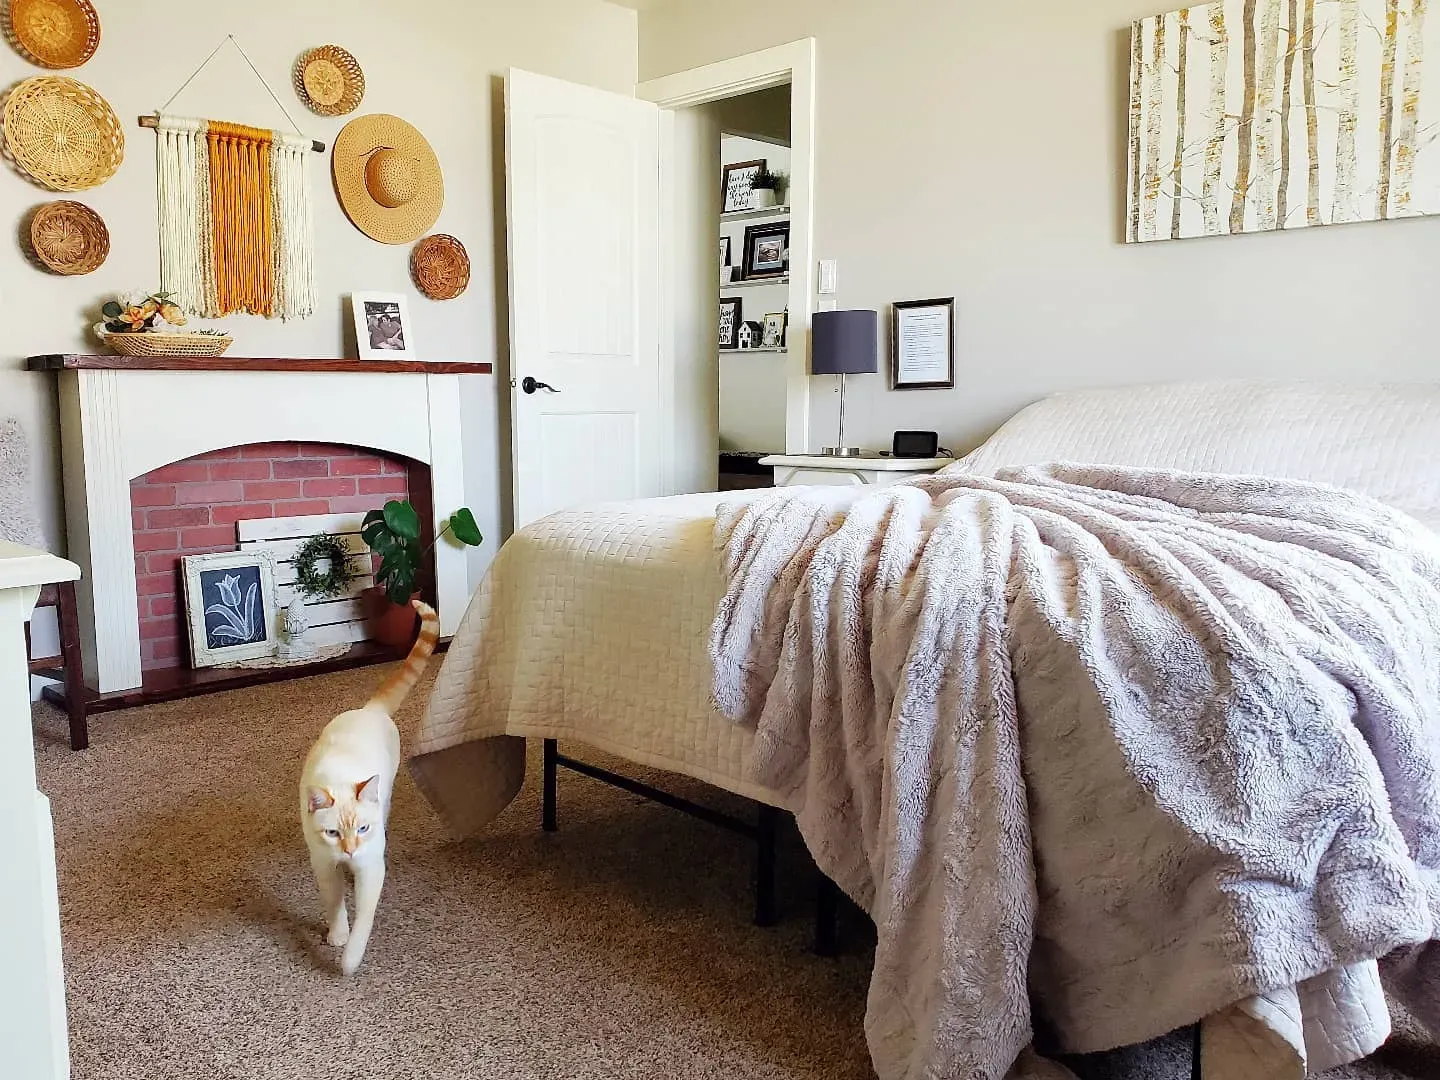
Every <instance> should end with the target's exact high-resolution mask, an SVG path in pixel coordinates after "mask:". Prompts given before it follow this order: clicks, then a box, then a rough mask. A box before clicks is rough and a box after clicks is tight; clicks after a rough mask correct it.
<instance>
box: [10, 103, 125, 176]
mask: <svg viewBox="0 0 1440 1080" xmlns="http://www.w3.org/2000/svg"><path fill="white" fill-rule="evenodd" d="M5 148H6V150H7V151H8V152H9V155H10V156H11V157H12V158H13V159H14V161H15V164H16V165H18V166H19V167H20V168H21V169H23V170H24V171H25V172H26V173H28V174H29V175H30V176H31V177H33V178H34V179H35V181H36V182H37V183H40V184H43V185H44V186H45V187H48V188H50V189H51V190H52V191H81V190H84V189H85V188H92V187H95V186H96V185H97V184H103V183H104V182H105V181H106V180H109V179H110V177H112V176H114V175H115V170H116V169H118V168H119V167H120V162H121V161H123V160H124V159H125V133H124V132H123V131H122V130H121V128H120V121H119V120H118V119H116V116H115V110H114V109H112V108H110V105H109V103H108V102H107V101H106V100H105V99H104V98H102V97H101V96H100V95H99V94H97V93H96V92H95V91H94V90H92V89H90V87H88V86H86V85H85V84H84V83H82V82H79V81H77V80H75V79H67V78H65V77H64V76H62V75H37V76H36V77H35V78H33V79H26V80H25V81H24V82H22V83H18V84H17V85H16V86H15V88H14V89H13V90H11V91H10V96H9V97H8V98H6V99H5Z"/></svg>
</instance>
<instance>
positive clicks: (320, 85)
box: [294, 45, 365, 116]
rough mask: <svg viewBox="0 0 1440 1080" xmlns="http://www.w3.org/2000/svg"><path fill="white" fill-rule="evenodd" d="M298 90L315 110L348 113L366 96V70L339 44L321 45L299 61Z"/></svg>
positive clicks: (297, 68) (295, 76)
mask: <svg viewBox="0 0 1440 1080" xmlns="http://www.w3.org/2000/svg"><path fill="white" fill-rule="evenodd" d="M294 78H295V93H296V94H297V95H298V96H299V98H300V100H301V101H303V102H304V103H305V106H306V108H308V109H309V110H310V111H311V112H315V113H319V114H320V115H321V116H344V115H345V114H346V113H349V112H354V111H355V109H356V108H357V107H358V106H359V104H360V99H361V98H363V97H364V96H365V72H363V71H361V70H360V63H359V61H358V60H356V59H355V57H353V56H351V55H350V54H349V53H348V52H346V51H345V50H344V49H342V48H340V46H339V45H321V46H320V47H319V48H315V49H310V50H309V51H308V52H305V53H302V54H301V56H300V59H299V60H297V61H295V73H294Z"/></svg>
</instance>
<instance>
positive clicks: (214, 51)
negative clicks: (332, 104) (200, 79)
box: [158, 34, 300, 132]
mask: <svg viewBox="0 0 1440 1080" xmlns="http://www.w3.org/2000/svg"><path fill="white" fill-rule="evenodd" d="M226 42H229V43H230V44H231V45H234V46H235V51H236V52H238V53H239V54H240V56H241V58H242V59H243V60H244V61H245V63H246V64H248V65H249V67H250V70H251V71H253V72H254V73H255V78H257V79H259V80H260V85H261V86H263V87H265V92H266V93H267V94H269V95H270V100H271V101H273V102H275V104H276V105H277V106H278V107H279V109H280V111H281V112H282V113H284V114H285V119H286V120H288V121H290V126H291V127H292V128H294V129H295V130H296V131H297V132H298V131H299V130H300V125H299V124H297V123H295V118H294V117H293V116H291V115H290V110H289V109H287V108H285V103H284V102H283V101H281V100H280V97H279V95H278V94H276V93H275V91H274V90H273V89H271V87H270V84H269V83H268V82H266V81H265V76H264V75H261V74H260V69H259V68H257V67H256V66H255V61H253V60H251V59H250V54H249V53H247V52H246V51H245V50H244V49H243V48H241V46H240V42H238V41H236V40H235V35H234V34H226V35H225V40H224V41H221V42H220V44H219V45H216V46H215V48H213V49H212V50H210V55H209V56H207V57H205V59H204V60H202V61H201V62H200V66H199V67H197V68H196V69H195V70H194V71H192V72H191V73H190V77H189V78H188V79H186V80H185V81H184V82H183V83H181V84H180V89H179V90H176V91H175V93H173V94H171V95H170V97H169V100H167V101H166V102H165V104H164V105H161V106H160V108H159V110H158V111H159V112H164V111H165V110H166V109H168V108H169V107H170V102H172V101H174V100H175V99H176V98H177V97H179V96H180V95H181V94H183V93H184V92H185V88H186V87H187V86H189V85H190V84H191V83H192V82H194V81H195V76H197V75H199V74H200V72H202V71H204V70H205V68H206V66H207V65H208V64H209V63H210V61H211V60H214V59H215V57H216V55H217V54H218V53H219V52H220V50H221V49H223V48H224V47H225V43H226Z"/></svg>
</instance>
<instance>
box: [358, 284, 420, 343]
mask: <svg viewBox="0 0 1440 1080" xmlns="http://www.w3.org/2000/svg"><path fill="white" fill-rule="evenodd" d="M350 317H351V318H352V319H354V321H355V344H356V345H357V346H358V347H359V352H360V359H361V360H418V359H420V357H419V355H418V354H417V353H416V351H415V327H414V324H413V323H411V321H410V308H409V306H408V305H407V304H406V301H405V297H404V296H402V295H401V294H400V293H370V292H364V293H351V294H350Z"/></svg>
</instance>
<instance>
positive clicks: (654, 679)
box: [413, 382, 1440, 835]
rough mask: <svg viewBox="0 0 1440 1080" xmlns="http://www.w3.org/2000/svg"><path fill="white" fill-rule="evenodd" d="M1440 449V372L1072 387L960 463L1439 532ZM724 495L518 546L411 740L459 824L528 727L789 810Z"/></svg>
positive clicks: (561, 521)
mask: <svg viewBox="0 0 1440 1080" xmlns="http://www.w3.org/2000/svg"><path fill="white" fill-rule="evenodd" d="M1437 449H1440V387H1437V386H1435V385H1433V384H1416V385H1378V386H1377V385H1368V386H1367V385H1334V384H1312V383H1298V384H1297V383H1255V382H1208V383H1180V384H1160V385H1153V386H1139V387H1124V388H1116V389H1102V390H1087V391H1076V392H1069V393H1061V394H1056V395H1054V396H1052V397H1049V398H1046V399H1044V400H1042V401H1040V402H1037V403H1035V404H1033V405H1031V406H1029V407H1027V408H1025V409H1023V410H1022V411H1021V412H1019V413H1018V414H1016V415H1015V416H1014V417H1013V418H1012V419H1011V420H1010V421H1008V422H1007V423H1006V424H1005V425H1003V426H1002V427H1001V428H1000V429H999V430H998V431H997V432H996V433H995V434H994V435H993V436H992V437H991V438H990V439H989V440H988V441H987V442H985V443H984V444H983V445H982V446H980V447H979V448H978V449H977V450H975V451H974V452H973V453H971V454H969V455H968V456H966V457H964V458H962V459H960V460H959V461H958V462H956V464H955V465H953V466H951V467H950V468H952V469H957V470H966V471H972V472H980V473H992V472H993V471H994V470H995V469H997V468H999V467H1001V466H1004V465H1025V464H1034V463H1040V462H1045V461H1052V460H1060V459H1065V460H1073V461H1086V462H1090V463H1094V464H1133V465H1147V466H1153V467H1157V468H1181V469H1192V470H1196V471H1214V472H1249V473H1262V474H1269V475H1282V476H1290V477H1294V478H1297V479H1307V480H1318V481H1325V482H1329V483H1333V484H1336V485H1338V486H1341V487H1348V488H1352V489H1354V490H1357V491H1360V492H1362V493H1364V494H1368V495H1371V496H1373V497H1375V498H1377V499H1380V500H1381V501H1382V502H1387V503H1390V504H1391V505H1393V506H1395V507H1397V508H1399V509H1401V510H1404V511H1406V512H1408V513H1410V514H1412V515H1414V516H1415V517H1417V518H1419V519H1420V520H1421V521H1424V522H1426V523H1427V524H1429V525H1430V526H1431V527H1432V528H1436V529H1440V453H1437ZM726 497H734V493H730V494H729V495H725V496H722V495H719V494H704V495H683V496H675V497H672V498H666V499H651V500H644V501H639V502H629V503H616V504H610V505H603V506H597V507H592V508H589V509H585V510H577V511H569V512H564V513H560V514H556V515H554V516H552V517H549V518H546V519H545V520H543V521H540V522H537V523H536V524H534V525H532V526H530V527H529V528H527V529H525V530H524V531H522V532H520V533H519V534H517V535H516V536H514V537H513V538H511V540H510V541H509V542H508V543H506V544H505V546H504V548H503V549H502V551H501V553H500V555H499V557H498V558H497V559H496V561H495V565H494V567H493V568H492V570H491V572H490V574H489V575H488V576H487V577H486V580H485V582H484V584H482V586H481V587H480V589H479V591H478V592H477V594H476V596H475V598H474V601H473V602H472V603H471V606H470V609H469V611H468V612H467V613H466V616H465V618H464V620H463V622H462V624H461V626H460V629H459V631H458V633H457V634H456V636H455V639H454V641H453V642H452V644H451V647H450V652H449V655H448V656H447V659H446V662H445V667H444V670H443V671H442V672H441V675H440V677H439V679H438V680H437V682H436V686H435V690H434V693H433V695H432V698H431V701H430V704H429V707H428V710H427V712H426V716H425V720H424V723H423V725H422V727H421V730H420V733H419V736H418V740H417V743H416V745H415V748H414V753H413V771H414V773H415V775H416V778H417V781H418V782H419V783H420V784H421V786H422V788H423V789H424V790H425V792H426V794H427V796H428V797H429V798H430V799H431V801H432V803H433V804H434V805H435V806H436V808H437V810H438V811H439V812H440V814H441V816H442V818H443V819H444V820H445V823H446V824H447V825H448V826H449V828H450V829H452V830H453V831H454V832H455V833H456V834H457V835H467V834H470V833H473V832H474V831H475V830H477V829H480V828H482V827H483V826H484V825H485V824H487V823H488V822H489V821H490V820H491V819H492V818H493V817H494V815H495V814H497V813H498V812H499V811H500V810H501V809H503V808H504V806H505V805H507V804H508V803H509V801H510V799H511V798H513V797H514V795H515V793H516V791H518V790H519V785H520V783H521V781H522V779H523V775H524V755H525V739H527V738H532V739H555V740H559V739H564V740H567V741H574V742H578V743H583V744H585V745H588V746H592V747H595V748H596V749H599V750H602V751H604V752H606V753H609V754H612V755H614V756H616V757H619V758H623V759H625V760H628V761H632V762H634V763H636V764H638V765H642V766H648V767H652V768H659V769H664V770H668V771H671V772H675V773H680V774H683V775H685V776H690V777H693V778H695V779H697V780H701V781H704V782H705V783H708V784H712V785H714V786H716V787H719V788H723V789H725V790H727V791H731V792H734V793H736V794H738V795H742V796H746V797H748V798H752V799H755V800H756V801H758V802H761V803H764V804H767V805H771V806H779V807H781V808H784V802H785V800H784V798H783V797H782V796H780V795H778V794H777V793H775V792H771V791H768V790H766V789H765V788H763V787H759V786H757V785H755V784H754V783H752V782H751V781H750V780H749V779H747V775H746V769H745V760H746V752H747V750H748V749H749V743H750V738H751V736H750V733H749V732H748V731H746V730H745V729H743V728H739V727H737V726H735V725H734V724H731V723H729V722H727V721H726V720H725V719H724V718H723V717H721V716H720V715H719V714H718V713H716V712H715V710H714V709H713V708H712V707H711V704H710V689H711V688H710V671H709V660H708V656H707V653H706V639H707V636H708V634H709V632H710V624H711V621H712V619H713V618H714V614H715V605H716V603H717V601H718V600H719V598H720V595H721V592H722V589H723V582H722V578H721V570H720V566H719V560H718V559H717V558H716V555H715V551H714V539H713V531H714V529H713V527H714V515H715V507H716V505H717V504H718V503H719V501H720V500H721V499H722V498H726ZM477 777H483V778H486V779H485V781H484V782H483V783H482V784H480V785H478V786H477V784H476V779H477Z"/></svg>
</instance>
